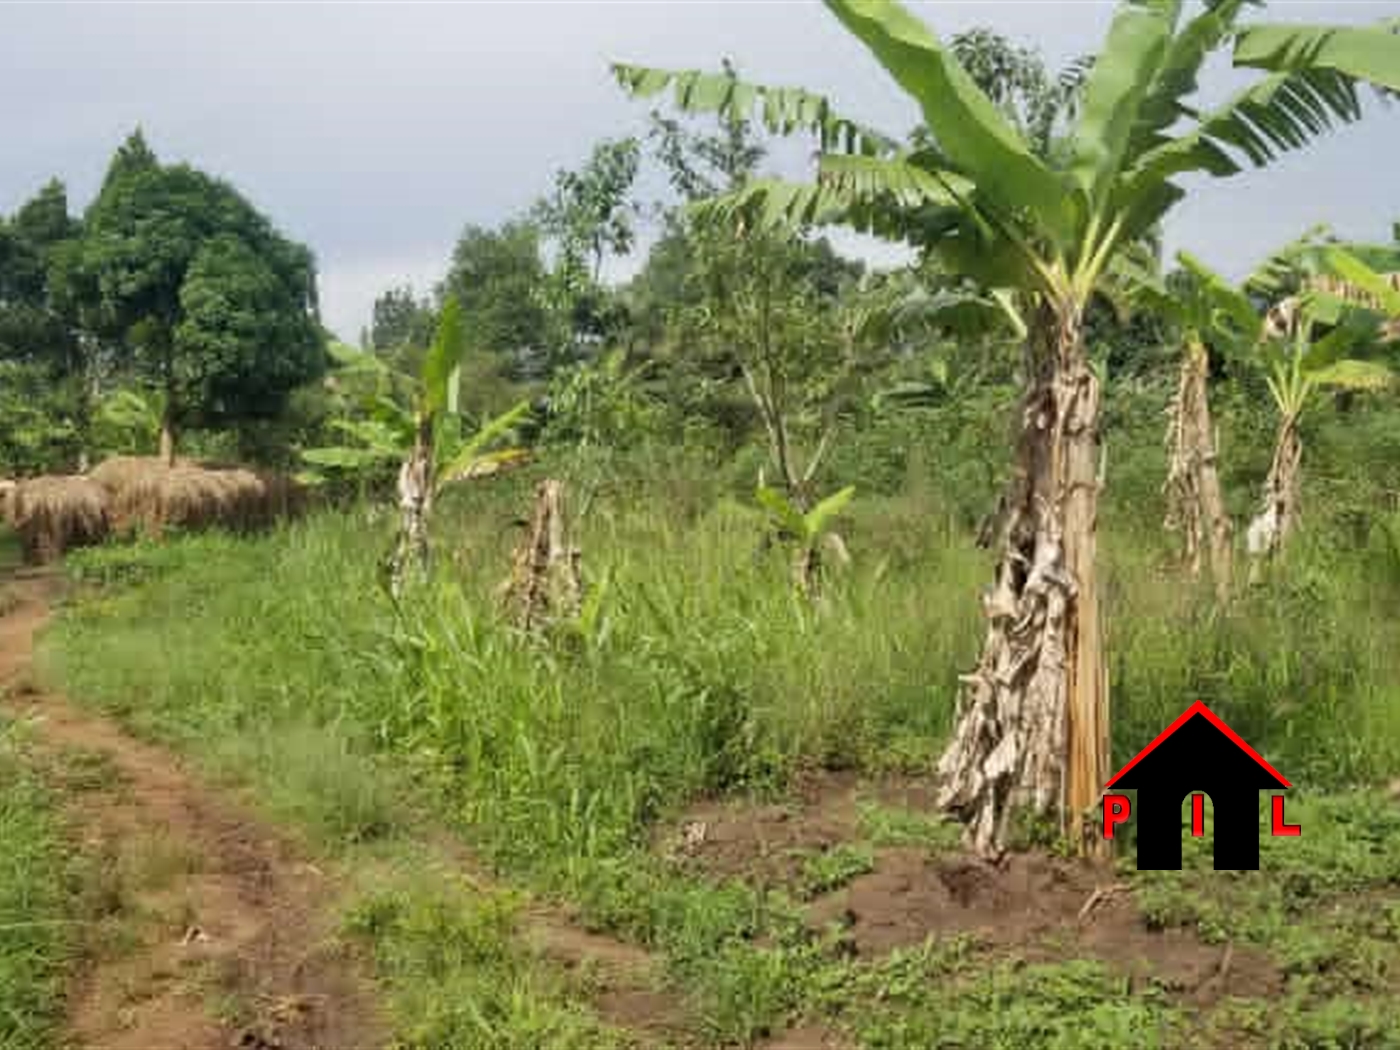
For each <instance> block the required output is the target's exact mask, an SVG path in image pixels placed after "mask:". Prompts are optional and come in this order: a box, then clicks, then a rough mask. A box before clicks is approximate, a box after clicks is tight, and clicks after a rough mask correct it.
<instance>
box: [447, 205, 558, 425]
mask: <svg viewBox="0 0 1400 1050" xmlns="http://www.w3.org/2000/svg"><path fill="white" fill-rule="evenodd" d="M545 280H546V273H545V268H544V262H543V260H542V259H541V257H540V233H539V229H538V228H537V227H536V225H535V224H534V223H532V222H528V221H511V222H506V223H503V224H502V225H501V226H500V227H498V228H496V229H483V228H482V227H479V226H468V227H467V228H466V229H465V230H463V231H462V235H461V237H459V238H458V239H457V244H456V246H455V247H454V248H453V250H452V263H451V266H450V267H449V269H448V272H447V278H446V280H445V281H444V283H443V287H444V289H445V290H446V291H448V292H449V293H450V294H453V295H455V296H456V297H457V299H458V300H459V301H460V302H461V304H462V312H463V316H464V318H465V322H466V326H467V330H468V331H470V332H471V333H472V346H473V347H475V348H476V349H477V350H478V351H480V352H484V353H486V354H489V355H493V356H496V357H499V358H500V359H501V360H502V362H503V363H504V366H505V368H506V371H507V374H508V375H510V376H511V377H513V378H515V379H523V378H526V377H529V376H532V375H535V374H539V373H540V372H542V371H543V362H542V360H541V358H543V357H544V356H545V355H546V351H547V350H548V341H549V319H548V317H547V316H546V302H545ZM496 407H497V408H499V407H500V406H496Z"/></svg>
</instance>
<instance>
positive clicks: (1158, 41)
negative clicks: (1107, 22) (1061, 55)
mask: <svg viewBox="0 0 1400 1050" xmlns="http://www.w3.org/2000/svg"><path fill="white" fill-rule="evenodd" d="M1180 14H1181V0H1139V2H1135V3H1126V4H1122V5H1121V6H1120V7H1119V8H1118V14H1117V15H1116V17H1115V18H1114V19H1113V25H1112V27H1111V28H1110V29H1109V33H1108V42H1107V44H1106V45H1105V46H1104V50H1103V53H1102V56H1101V57H1100V58H1099V60H1098V61H1097V62H1095V63H1094V68H1093V71H1092V72H1091V73H1090V75H1089V81H1088V84H1087V86H1086V87H1085V89H1084V108H1083V113H1082V115H1081V116H1080V119H1079V126H1078V127H1077V128H1076V129H1075V135H1074V155H1073V158H1072V160H1071V165H1070V171H1071V174H1073V176H1074V178H1075V181H1076V182H1078V183H1079V185H1080V186H1081V188H1082V189H1083V190H1084V191H1085V193H1087V194H1088V196H1089V199H1090V201H1091V203H1092V205H1093V207H1094V208H1096V209H1097V208H1099V207H1101V206H1102V204H1103V203H1104V202H1105V200H1106V199H1107V197H1108V195H1109V192H1110V190H1111V189H1112V187H1113V183H1114V180H1115V179H1116V177H1117V175H1118V172H1119V171H1120V170H1121V169H1122V166H1123V159H1124V157H1125V155H1126V154H1127V151H1128V145H1129V143H1130V142H1131V140H1132V137H1133V132H1134V130H1135V129H1136V127H1137V126H1138V114H1139V111H1140V110H1141V108H1142V104H1143V100H1144V99H1145V98H1146V97H1147V94H1148V92H1149V90H1150V89H1151V88H1152V86H1153V84H1154V82H1155V80H1156V77H1157V72H1158V70H1159V69H1160V68H1161V66H1162V61H1163V59H1164V58H1165V57H1166V55H1167V52H1168V47H1169V45H1170V43H1171V39H1172V32H1173V30H1174V29H1175V28H1176V21H1177V18H1178V17H1179V16H1180Z"/></svg>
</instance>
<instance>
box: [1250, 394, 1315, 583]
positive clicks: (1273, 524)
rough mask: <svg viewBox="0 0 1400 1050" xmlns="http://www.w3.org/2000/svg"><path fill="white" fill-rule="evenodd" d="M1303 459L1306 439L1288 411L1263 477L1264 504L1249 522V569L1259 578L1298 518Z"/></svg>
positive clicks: (1279, 549) (1296, 420) (1281, 548)
mask: <svg viewBox="0 0 1400 1050" xmlns="http://www.w3.org/2000/svg"><path fill="white" fill-rule="evenodd" d="M1302 463H1303V439H1302V437H1301V435H1299V433H1298V415H1297V413H1294V412H1288V413H1285V414H1284V416H1283V419H1282V420H1281V421H1280V422H1279V428H1278V436H1277V438H1276V439H1275V441H1274V458H1273V462H1272V463H1271V464H1270V465H1269V473H1268V476H1267V477H1265V479H1264V504H1263V507H1262V508H1261V509H1260V511H1259V514H1258V515H1257V516H1256V517H1255V519H1254V520H1253V521H1252V522H1250V525H1249V534H1248V542H1249V553H1250V555H1251V556H1252V557H1253V558H1254V559H1255V561H1254V565H1253V567H1252V569H1251V572H1250V577H1251V579H1256V578H1257V577H1258V573H1259V570H1260V567H1261V566H1262V565H1263V564H1264V563H1265V562H1267V561H1269V560H1270V559H1272V558H1274V557H1275V556H1277V555H1278V554H1279V553H1280V552H1281V551H1282V550H1283V546H1284V544H1285V543H1286V542H1287V540H1288V536H1289V534H1290V533H1291V532H1292V531H1293V528H1294V526H1295V525H1296V524H1297V521H1298V502H1299V498H1298V479H1299V474H1300V471H1301V468H1302Z"/></svg>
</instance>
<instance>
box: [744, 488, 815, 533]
mask: <svg viewBox="0 0 1400 1050" xmlns="http://www.w3.org/2000/svg"><path fill="white" fill-rule="evenodd" d="M754 498H755V499H757V500H758V502H759V504H760V505H762V507H763V508H764V509H765V510H766V511H768V513H769V514H770V515H772V517H773V520H774V521H775V522H776V523H777V524H778V525H779V526H780V527H781V528H783V529H784V530H786V531H787V532H790V533H791V534H792V535H793V536H795V537H797V538H799V539H802V540H806V539H808V535H807V519H806V518H805V517H803V515H802V511H800V510H799V509H798V508H797V507H796V505H795V504H793V503H792V501H791V500H789V499H788V498H787V497H786V496H784V495H783V494H782V493H781V492H779V491H778V490H777V489H775V488H772V487H770V486H768V485H760V486H759V487H758V489H757V491H756V492H755V493H754Z"/></svg>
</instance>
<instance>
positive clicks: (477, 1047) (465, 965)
mask: <svg viewBox="0 0 1400 1050" xmlns="http://www.w3.org/2000/svg"><path fill="white" fill-rule="evenodd" d="M517 907H518V905H517V903H516V902H515V901H513V900H511V899H510V898H508V897H506V896H504V895H502V894H499V893H479V892H473V891H471V890H469V889H466V888H465V887H453V886H452V885H451V884H447V885H444V884H443V883H442V882H441V881H440V880H433V881H428V880H427V879H424V878H422V877H421V876H419V877H417V878H414V877H411V876H400V877H399V878H398V879H397V880H396V881H395V882H394V883H393V884H391V885H389V886H387V887H386V886H383V885H382V884H381V885H380V886H379V887H378V888H376V889H374V890H367V891H365V892H364V893H363V894H362V896H361V897H360V898H359V899H358V900H357V901H356V902H355V904H354V906H353V907H352V909H351V911H350V913H349V915H348V916H347V917H346V920H345V929H346V933H347V934H348V935H349V936H351V937H352V938H356V939H358V940H361V941H363V942H364V943H365V944H367V945H368V946H369V948H370V950H371V952H372V953H373V957H374V960H375V963H376V966H377V969H378V972H379V974H380V976H381V979H382V980H383V982H384V984H385V986H386V987H387V988H388V990H389V993H390V1000H391V1006H392V1008H393V1011H394V1013H395V1015H396V1016H397V1018H398V1019H399V1022H400V1023H399V1025H398V1041H399V1045H401V1046H403V1047H405V1048H415V1050H416V1048H424V1050H426V1048H439V1047H440V1048H447V1047H451V1048H453V1050H502V1048H504V1047H507V1046H529V1047H538V1048H539V1050H610V1048H620V1047H624V1046H627V1045H630V1044H629V1043H627V1042H626V1041H625V1040H624V1039H623V1038H622V1037H621V1036H620V1035H619V1034H617V1033H615V1032H612V1031H610V1030H609V1029H608V1028H607V1027H606V1026H604V1025H602V1024H600V1023H599V1022H598V1021H597V1019H596V1018H594V1017H593V1016H592V1014H591V1013H590V1011H589V1010H588V1008H587V1007H586V1006H585V1005H583V1004H582V1003H581V1001H580V1000H579V998H578V996H577V994H576V992H575V990H573V989H570V988H568V987H566V986H565V984H564V982H563V981H562V980H561V979H560V978H559V977H558V976H557V975H554V974H552V973H551V972H550V971H549V969H548V968H547V967H544V966H541V965H539V964H538V962H537V961H536V960H534V959H533V958H531V957H530V956H529V955H528V953H526V952H525V951H524V950H523V949H522V948H521V947H520V941H519V938H518V936H517V921H516V915H517Z"/></svg>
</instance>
